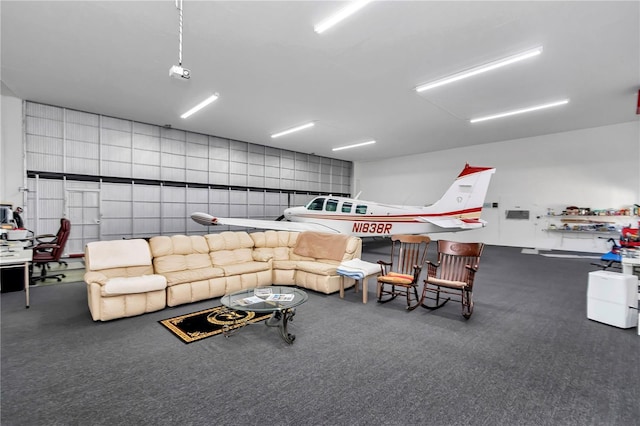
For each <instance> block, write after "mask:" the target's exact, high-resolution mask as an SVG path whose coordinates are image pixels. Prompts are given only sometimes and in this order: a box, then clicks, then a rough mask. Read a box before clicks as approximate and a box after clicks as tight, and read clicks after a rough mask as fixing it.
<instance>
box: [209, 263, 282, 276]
mask: <svg viewBox="0 0 640 426" xmlns="http://www.w3.org/2000/svg"><path fill="white" fill-rule="evenodd" d="M220 268H221V269H222V270H224V275H225V276H227V277H230V276H233V275H243V274H250V273H253V272H260V271H268V270H270V269H271V264H270V263H269V262H243V263H234V264H230V265H223V266H220Z"/></svg>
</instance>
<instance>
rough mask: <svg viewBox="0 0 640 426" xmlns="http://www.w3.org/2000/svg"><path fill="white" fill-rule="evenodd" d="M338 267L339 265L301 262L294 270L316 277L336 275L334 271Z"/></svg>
mask: <svg viewBox="0 0 640 426" xmlns="http://www.w3.org/2000/svg"><path fill="white" fill-rule="evenodd" d="M338 265H339V264H331V263H322V262H315V261H308V260H302V261H299V262H297V266H296V269H298V270H299V271H305V272H309V273H311V274H316V275H337V274H338V273H337V271H336V269H337V268H338Z"/></svg>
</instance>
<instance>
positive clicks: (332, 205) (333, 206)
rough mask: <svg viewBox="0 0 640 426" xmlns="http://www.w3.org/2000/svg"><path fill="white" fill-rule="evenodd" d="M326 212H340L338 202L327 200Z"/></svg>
mask: <svg viewBox="0 0 640 426" xmlns="http://www.w3.org/2000/svg"><path fill="white" fill-rule="evenodd" d="M325 210H326V211H328V212H335V211H336V210H338V200H331V199H329V200H327V205H326V206H325Z"/></svg>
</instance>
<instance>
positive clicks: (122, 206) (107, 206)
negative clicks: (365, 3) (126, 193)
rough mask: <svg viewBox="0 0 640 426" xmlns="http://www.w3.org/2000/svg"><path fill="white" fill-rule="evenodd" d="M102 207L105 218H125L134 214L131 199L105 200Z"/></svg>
mask: <svg viewBox="0 0 640 426" xmlns="http://www.w3.org/2000/svg"><path fill="white" fill-rule="evenodd" d="M101 208H102V217H103V218H104V219H114V218H117V219H125V218H130V217H132V216H133V204H132V203H131V201H115V200H103V201H102V205H101Z"/></svg>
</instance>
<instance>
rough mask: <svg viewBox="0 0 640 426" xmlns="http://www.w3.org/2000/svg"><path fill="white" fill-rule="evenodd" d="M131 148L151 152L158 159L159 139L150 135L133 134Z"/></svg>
mask: <svg viewBox="0 0 640 426" xmlns="http://www.w3.org/2000/svg"><path fill="white" fill-rule="evenodd" d="M133 147H134V148H135V149H136V150H146V151H152V152H155V153H157V154H158V158H160V138H159V137H157V136H151V135H141V134H138V133H134V134H133Z"/></svg>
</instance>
